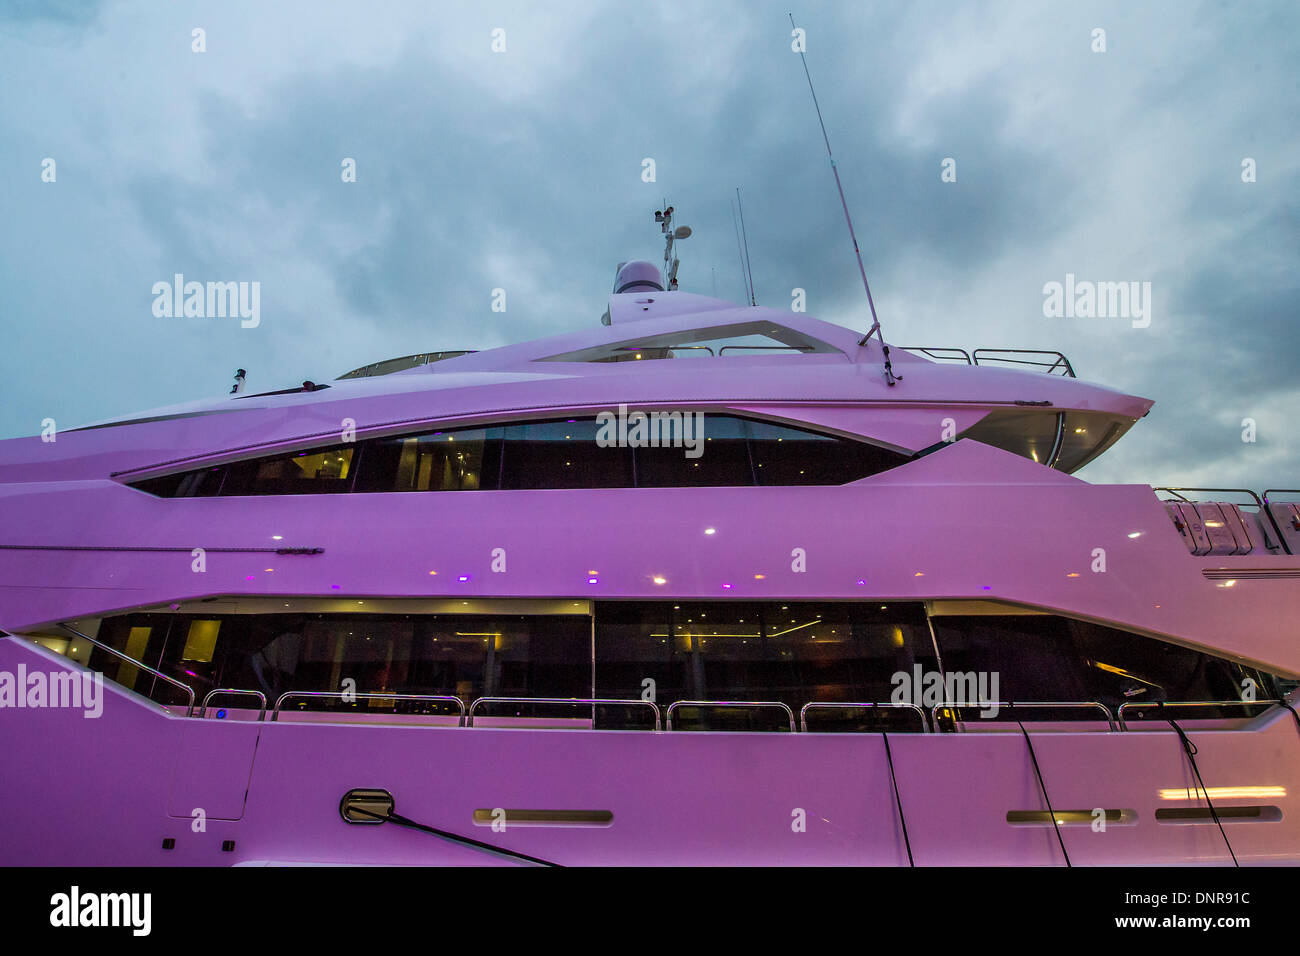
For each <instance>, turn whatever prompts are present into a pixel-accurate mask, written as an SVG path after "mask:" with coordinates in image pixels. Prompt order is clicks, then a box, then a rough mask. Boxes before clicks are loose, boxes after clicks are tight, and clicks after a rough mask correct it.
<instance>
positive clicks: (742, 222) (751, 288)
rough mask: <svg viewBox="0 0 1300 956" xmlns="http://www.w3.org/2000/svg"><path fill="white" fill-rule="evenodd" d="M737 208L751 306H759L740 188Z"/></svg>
mask: <svg viewBox="0 0 1300 956" xmlns="http://www.w3.org/2000/svg"><path fill="white" fill-rule="evenodd" d="M736 208H737V209H739V210H740V234H741V235H742V236H744V237H745V271H746V272H747V273H749V304H750V305H758V300H757V299H755V298H754V269H753V267H752V266H751V265H750V264H749V233H747V232H746V231H745V207H744V205H743V204H742V203H741V201H740V187H739V186H737V187H736Z"/></svg>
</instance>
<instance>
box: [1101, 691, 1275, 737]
mask: <svg viewBox="0 0 1300 956" xmlns="http://www.w3.org/2000/svg"><path fill="white" fill-rule="evenodd" d="M1280 703H1281V701H1280V700H1277V699H1276V698H1267V699H1264V700H1130V701H1126V702H1125V703H1123V704H1120V705H1119V709H1118V710H1117V711H1116V715H1117V716H1118V717H1119V729H1120V730H1128V723H1127V721H1125V719H1124V714H1125V712H1126V711H1128V712H1130V713H1131V712H1133V711H1135V710H1139V709H1142V708H1145V709H1151V708H1154V709H1155V710H1157V711H1159V712H1162V713H1163V711H1164V710H1165V709H1166V708H1197V707H1199V708H1206V707H1271V706H1273V705H1274V704H1280ZM1258 716H1260V715H1259V714H1255V715H1253V717H1258ZM1253 717H1252V718H1251V719H1253ZM1153 719H1154V720H1167V719H1168V718H1167V717H1164V716H1161V717H1156V718H1153ZM1191 719H1193V720H1195V719H1196V718H1194V717H1193V718H1191ZM1201 719H1202V720H1216V719H1224V718H1214V717H1209V718H1201ZM1228 719H1232V718H1228Z"/></svg>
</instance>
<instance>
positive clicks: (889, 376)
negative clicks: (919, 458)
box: [787, 13, 902, 386]
mask: <svg viewBox="0 0 1300 956" xmlns="http://www.w3.org/2000/svg"><path fill="white" fill-rule="evenodd" d="M787 16H789V17H790V26H791V27H792V28H793V29H795V30H797V29H799V28H798V27H796V26H795V23H794V14H793V13H791V14H787ZM799 61H800V62H801V63H802V64H803V75H804V76H806V77H807V78H808V92H809V93H811V94H812V100H813V107H814V109H816V110H817V122H818V124H819V125H820V126H821V128H822V139H823V140H824V141H825V143H826V155H827V156H828V157H829V158H830V161H831V172H832V173H834V174H835V188H836V189H838V190H839V193H840V205H841V206H843V207H844V221H845V222H847V223H848V224H849V238H850V239H852V240H853V254H854V255H855V256H857V257H858V272H859V273H861V275H862V287H863V288H864V289H866V290H867V305H869V306H870V307H871V328H870V329H869V330H868V331H867V334H866V335H864V336H862V339H861V340H860V341H859V342H858V346H859V347H862V346H864V345H866V344H867V342H869V341H870V340H871V337H872V336H873V335H876V334H879V336H880V347H881V349H882V350H883V351H884V354H885V382H886V384H888V385H891V386H892V385H893V384H894V383H895V382H896V381H897V380H898V379H901V378H902V376H901V375H895V374H894V368H893V366H892V365H891V364H890V362H889V346H888V345H887V344H885V333H884V330H882V329H881V327H880V319H879V318H877V317H876V302H875V300H874V299H872V297H871V284H870V283H869V282H867V269H866V267H865V266H864V265H863V264H862V250H861V249H860V248H858V236H857V233H855V232H854V231H853V217H852V216H850V215H849V204H848V201H847V200H846V199H845V198H844V186H843V185H842V184H841V183H840V171H839V170H838V169H837V168H836V166H835V154H834V153H832V152H831V139H830V137H829V136H827V135H826V121H825V120H823V119H822V108H821V105H820V104H819V103H818V102H817V91H816V90H815V89H813V81H812V74H811V73H809V72H808V58H807V57H805V56H804V53H803V50H802V49H800V50H799Z"/></svg>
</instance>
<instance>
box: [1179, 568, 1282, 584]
mask: <svg viewBox="0 0 1300 956" xmlns="http://www.w3.org/2000/svg"><path fill="white" fill-rule="evenodd" d="M1201 575H1202V576H1203V577H1204V578H1205V579H1206V580H1207V581H1269V580H1275V579H1277V578H1300V568H1213V569H1207V570H1204V571H1202V572H1201Z"/></svg>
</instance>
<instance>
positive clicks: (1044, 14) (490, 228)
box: [0, 2, 1300, 488]
mask: <svg viewBox="0 0 1300 956" xmlns="http://www.w3.org/2000/svg"><path fill="white" fill-rule="evenodd" d="M787 8H788V5H786V4H782V5H777V4H775V3H768V2H760V3H739V2H737V3H716V4H700V3H665V4H650V5H638V6H636V7H634V8H633V7H629V6H628V5H626V4H615V3H609V4H595V3H592V4H574V5H569V6H565V5H549V4H548V5H544V6H539V5H529V4H514V5H507V4H484V5H479V6H476V7H474V8H473V9H469V8H467V7H464V8H462V7H455V6H452V5H431V4H423V3H395V2H394V3H379V4H372V5H367V6H354V5H346V4H337V5H335V4H326V5H322V4H312V3H306V2H303V3H281V4H275V5H263V4H254V3H220V4H217V3H195V4H185V5H173V4H161V3H160V4H144V5H137V4H129V3H124V2H105V3H102V4H99V5H95V4H89V3H86V4H82V3H48V2H46V3H10V4H7V5H5V6H4V7H2V8H0V80H2V82H3V85H2V87H0V89H2V90H3V92H0V168H3V170H4V177H3V184H2V185H0V203H2V205H3V209H4V212H5V215H4V221H3V224H2V225H0V289H2V290H3V298H2V299H0V321H3V323H4V332H5V348H4V349H0V371H2V372H3V375H4V388H5V401H4V403H3V405H0V434H2V435H5V436H12V435H21V434H34V433H35V432H37V431H39V429H40V422H41V420H42V419H44V418H47V417H51V418H54V419H56V420H57V421H58V422H59V423H60V425H61V426H64V427H68V426H72V425H76V424H81V423H83V422H86V421H90V420H95V419H102V418H105V417H108V416H112V415H123V414H128V413H132V412H136V411H140V410H143V409H146V408H151V407H157V406H162V405H168V404H173V403H177V402H182V401H188V400H191V399H195V398H200V397H203V396H205V395H207V396H210V395H219V394H221V393H223V392H224V391H225V390H226V388H227V386H228V384H229V381H230V376H231V374H232V373H233V371H234V369H235V368H237V367H244V368H247V369H248V370H249V385H250V388H251V389H252V390H262V389H266V388H275V387H283V386H285V385H289V384H293V383H295V382H298V381H301V380H302V379H304V378H313V379H316V380H321V379H326V378H330V377H333V376H335V375H337V374H340V373H342V372H344V371H346V370H348V369H350V368H353V367H355V366H358V365H362V364H365V363H367V362H372V361H377V360H380V359H383V358H388V357H393V356H396V355H402V354H407V353H411V352H419V351H426V350H437V349H455V348H485V347H491V346H494V345H499V344H506V343H509V342H513V341H520V340H523V339H526V338H529V337H534V336H538V335H545V334H551V333H557V332H562V331H568V330H573V329H577V328H582V327H584V326H588V325H592V324H594V323H596V322H597V321H598V320H599V318H598V317H599V316H600V314H601V312H602V311H603V309H604V301H603V300H604V297H605V295H606V294H607V293H608V291H609V284H610V280H611V278H612V273H613V268H614V265H615V264H616V263H617V262H618V261H620V260H622V259H627V258H633V257H636V258H649V259H655V258H657V257H658V255H659V254H660V251H661V244H660V242H659V238H658V233H657V230H656V229H655V227H654V225H653V222H652V219H651V215H650V214H651V213H652V212H653V211H654V209H656V208H658V207H659V205H660V203H661V201H662V200H663V199H664V198H667V199H668V201H669V202H671V203H673V205H675V206H676V207H677V210H678V215H679V220H680V221H682V222H685V223H689V224H690V225H691V226H692V227H693V228H694V229H695V235H694V236H693V237H692V238H691V239H690V240H688V242H687V243H684V244H682V246H681V248H680V254H681V256H682V260H683V264H682V287H683V288H684V289H687V290H690V291H695V292H700V293H704V294H713V293H714V290H715V286H716V292H717V294H718V295H720V296H722V297H725V298H731V299H735V300H740V298H741V296H742V291H741V290H742V279H741V272H740V266H739V264H738V255H737V250H736V247H735V237H734V232H733V226H732V221H731V200H732V198H733V197H734V191H733V190H734V188H735V187H736V186H740V187H741V189H742V192H743V196H744V203H745V218H746V224H747V227H748V233H749V246H750V252H751V256H752V260H753V267H754V272H755V280H756V281H755V285H756V292H757V295H758V299H759V302H760V303H762V304H766V305H774V306H777V307H782V306H785V305H788V304H789V302H790V297H791V290H792V289H794V288H796V287H797V288H803V289H805V290H806V292H807V298H808V309H809V311H810V312H811V313H813V314H815V315H820V316H823V317H825V318H828V319H830V320H832V321H837V322H841V323H843V324H846V325H850V326H853V327H857V328H865V326H866V324H867V317H866V309H865V302H864V296H863V294H862V290H861V285H860V282H859V280H858V277H857V270H856V266H855V265H854V262H853V255H852V249H851V247H850V245H849V242H848V238H847V233H846V230H845V227H844V223H843V219H842V215H841V212H840V209H839V201H838V197H837V196H836V194H835V190H834V184H833V181H832V179H831V177H830V171H829V168H828V166H827V162H826V156H825V148H824V145H823V143H822V140H821V134H820V131H819V129H818V127H817V121H816V116H815V115H814V113H813V110H812V103H811V99H810V97H809V95H808V89H807V86H806V82H805V79H804V75H803V72H802V68H801V67H800V65H799V60H798V57H797V56H795V55H794V54H793V53H792V51H791V49H790V25H789V21H788V20H787V19H786V15H785V14H786V9H787ZM793 9H794V14H795V17H796V19H797V21H798V22H799V25H800V26H801V27H803V28H804V29H806V31H807V37H808V59H809V66H810V69H811V70H812V74H813V78H814V81H815V82H816V83H817V91H818V97H819V99H820V102H821V106H822V110H823V112H824V114H825V117H826V121H827V125H828V130H829V134H830V138H831V144H832V146H833V147H834V150H835V155H836V159H837V161H838V164H839V169H840V172H841V175H842V176H843V179H844V183H845V189H846V193H847V195H848V199H849V203H850V206H851V209H852V212H853V214H854V216H855V223H856V225H857V227H858V233H859V236H860V239H861V242H862V247H863V252H864V256H865V258H866V260H867V268H868V274H869V275H870V277H871V280H872V284H873V292H874V293H875V295H876V300H877V303H878V305H879V307H880V311H881V317H882V320H883V322H884V326H885V330H886V333H887V335H888V337H889V339H890V340H891V341H893V342H895V343H898V344H905V345H914V344H915V345H956V346H963V347H966V348H972V347H976V346H993V347H1023V348H1046V349H1060V350H1062V351H1064V352H1065V353H1066V354H1068V355H1069V356H1070V357H1071V359H1072V360H1073V362H1074V364H1075V367H1076V368H1077V369H1078V371H1079V374H1080V376H1081V377H1083V378H1086V379H1090V380H1095V381H1100V382H1102V383H1104V384H1107V385H1110V386H1112V387H1115V388H1120V389H1123V390H1125V391H1128V392H1131V393H1135V394H1140V395H1145V396H1148V397H1151V398H1154V399H1155V400H1156V406H1155V408H1154V410H1153V411H1152V413H1151V415H1150V416H1149V417H1148V418H1147V419H1146V420H1144V421H1143V422H1141V423H1139V425H1138V426H1136V427H1135V429H1134V430H1133V432H1132V433H1131V434H1130V436H1129V437H1127V438H1126V439H1125V440H1124V441H1122V442H1120V444H1119V445H1117V446H1116V448H1115V449H1113V450H1112V451H1111V452H1109V453H1108V454H1107V455H1106V456H1104V457H1103V458H1102V459H1101V460H1099V461H1098V462H1097V463H1096V464H1094V465H1091V466H1089V468H1088V469H1087V470H1086V471H1085V472H1084V474H1083V477H1086V478H1089V479H1090V480H1095V481H1102V480H1104V481H1140V482H1150V483H1153V484H1196V483H1199V484H1213V485H1227V484H1231V485H1246V486H1251V487H1256V488H1262V487H1266V486H1270V485H1271V486H1285V485H1288V484H1290V485H1295V484H1298V483H1300V476H1298V475H1297V472H1298V471H1300V468H1298V466H1300V442H1297V440H1296V438H1295V417H1296V414H1297V412H1300V387H1298V386H1297V385H1296V384H1295V376H1294V370H1295V367H1296V362H1295V355H1296V352H1297V347H1298V346H1300V331H1297V301H1300V297H1298V294H1300V279H1297V270H1296V260H1297V253H1298V252H1300V202H1298V200H1297V198H1296V197H1297V192H1296V189H1295V183H1296V181H1297V179H1296V177H1297V172H1298V171H1300V128H1298V127H1300V123H1298V122H1297V111H1296V109H1295V105H1294V104H1295V102H1296V101H1297V95H1298V94H1300V68H1298V67H1297V64H1300V8H1297V7H1296V6H1295V5H1294V4H1291V3H1286V2H1283V3H1275V4H1263V3H1261V4H1253V5H1250V6H1248V7H1237V6H1231V5H1226V4H1208V3H1207V4H1186V3H1161V4H1154V5H1148V6H1144V7H1142V8H1140V9H1135V8H1132V7H1131V6H1130V5H1127V4H1121V3H1107V4H1082V5H1078V6H1072V7H1070V8H1068V9H1051V8H1047V7H1045V6H1044V5H1041V4H1033V3H1021V4H998V5H996V6H994V5H988V4H977V3H934V2H925V3H917V4H906V5H900V4H889V5H886V4H849V3H845V4H842V5H835V4H816V5H809V8H808V9H807V10H805V11H803V12H801V11H800V10H799V9H798V8H797V7H795V8H793ZM196 27H201V28H203V29H204V30H205V31H206V43H207V52H205V53H201V54H200V53H194V52H192V51H191V31H192V30H193V29H194V28H196ZM1098 27H1100V28H1103V29H1105V31H1106V39H1107V49H1106V52H1104V53H1098V52H1094V51H1093V49H1092V31H1093V30H1094V29H1095V28H1098ZM495 28H501V29H504V30H505V37H506V51H505V52H504V53H493V52H492V51H491V49H490V42H491V31H492V30H493V29H495ZM46 157H50V158H53V159H55V160H56V162H57V164H58V165H57V181H56V182H55V183H45V182H42V181H41V178H40V173H41V163H42V160H43V159H44V158H46ZM346 157H350V158H352V159H355V161H356V165H357V182H356V183H344V182H342V181H341V178H340V164H341V162H342V161H343V159H344V158H346ZM647 157H648V158H652V159H654V160H655V162H656V169H657V181H656V182H655V183H650V184H647V183H644V182H642V180H641V168H642V166H641V164H642V160H643V159H644V158H647ZM1247 157H1250V158H1252V159H1253V160H1254V161H1255V162H1256V164H1257V181H1256V182H1254V183H1244V182H1242V177H1241V168H1242V162H1243V160H1244V159H1245V158H1247ZM946 158H952V159H953V160H955V162H956V169H957V182H955V183H945V182H942V181H941V179H940V171H941V163H942V162H943V161H944V160H945V159H946ZM175 273H183V274H184V275H185V276H186V278H187V279H197V280H199V281H207V280H213V281H226V280H230V281H258V282H260V283H261V287H262V322H261V324H260V325H259V326H258V327H257V328H256V329H242V328H240V325H239V323H238V321H234V320H229V319H224V320H223V319H201V320H200V319H188V320H186V319H175V318H158V317H156V316H154V315H153V313H152V311H151V304H152V301H153V297H152V294H151V288H152V286H153V284H154V283H155V282H158V281H167V282H169V281H171V277H172V276H173V274H175ZM1067 273H1073V274H1075V275H1076V276H1078V277H1079V278H1081V279H1088V280H1096V281H1130V280H1132V281H1149V282H1151V284H1152V290H1153V299H1154V313H1153V321H1152V323H1151V326H1150V327H1149V328H1146V329H1138V328H1133V327H1132V326H1131V324H1130V323H1129V322H1128V321H1127V320H1122V319H1081V318H1071V319H1066V318H1048V317H1045V316H1044V314H1043V286H1044V284H1045V283H1048V282H1054V281H1055V282H1060V281H1064V278H1065V276H1066V274H1067ZM498 287H499V288H504V289H505V290H506V292H507V296H508V308H507V311H506V312H505V313H495V312H493V311H491V308H490V304H491V291H492V290H493V289H494V288H498ZM1247 418H1251V419H1253V420H1255V421H1256V423H1257V430H1258V440H1257V441H1256V442H1254V443H1245V442H1243V441H1242V440H1241V432H1242V422H1243V419H1247Z"/></svg>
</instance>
